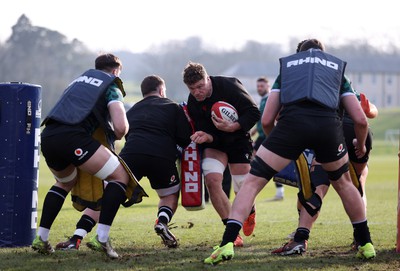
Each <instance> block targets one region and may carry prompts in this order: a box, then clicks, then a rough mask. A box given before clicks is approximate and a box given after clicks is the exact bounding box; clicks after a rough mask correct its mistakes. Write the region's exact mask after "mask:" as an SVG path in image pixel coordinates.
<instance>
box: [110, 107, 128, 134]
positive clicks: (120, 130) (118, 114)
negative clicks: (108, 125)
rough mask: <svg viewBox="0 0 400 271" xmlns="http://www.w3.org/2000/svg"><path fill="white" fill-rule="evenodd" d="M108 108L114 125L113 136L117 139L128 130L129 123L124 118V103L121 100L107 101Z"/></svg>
mask: <svg viewBox="0 0 400 271" xmlns="http://www.w3.org/2000/svg"><path fill="white" fill-rule="evenodd" d="M108 110H109V112H110V117H111V122H112V124H113V127H114V134H115V137H116V138H117V139H118V140H119V139H122V138H123V137H124V136H125V135H126V133H127V132H128V130H129V123H128V119H127V118H126V113H125V108H124V104H123V103H122V102H112V103H109V104H108Z"/></svg>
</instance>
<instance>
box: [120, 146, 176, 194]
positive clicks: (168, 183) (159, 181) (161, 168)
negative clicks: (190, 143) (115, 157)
mask: <svg viewBox="0 0 400 271" xmlns="http://www.w3.org/2000/svg"><path fill="white" fill-rule="evenodd" d="M120 157H121V158H122V159H123V160H124V161H125V163H126V164H127V165H128V167H129V168H130V170H131V171H132V173H133V175H135V177H136V178H137V179H138V180H140V179H142V178H143V177H147V178H148V179H149V181H150V185H151V188H153V189H164V188H169V187H173V186H176V185H179V183H180V179H179V175H178V170H177V168H176V164H175V161H171V160H168V159H165V158H161V157H156V156H151V155H146V154H129V153H121V154H120Z"/></svg>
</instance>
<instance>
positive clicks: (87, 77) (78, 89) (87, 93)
mask: <svg viewBox="0 0 400 271" xmlns="http://www.w3.org/2000/svg"><path fill="white" fill-rule="evenodd" d="M117 79H119V78H118V77H116V76H114V75H112V74H109V73H106V72H103V71H100V70H95V69H90V70H88V71H86V72H84V73H83V74H82V75H81V76H80V77H78V78H77V79H75V80H74V81H73V82H72V83H71V84H70V85H69V86H68V88H67V89H66V90H65V91H64V93H63V95H62V96H61V98H60V99H59V101H58V102H57V103H56V105H55V106H54V107H53V109H52V110H51V111H50V113H49V114H48V115H47V117H46V118H45V120H44V121H43V123H42V125H43V124H45V123H46V121H47V120H48V119H50V118H51V119H53V120H56V121H58V122H60V123H64V124H67V125H74V124H78V123H80V122H82V121H83V120H84V119H85V118H86V117H87V116H88V115H89V114H90V112H91V111H92V109H93V108H94V107H95V105H96V102H97V101H98V99H99V98H100V97H101V96H102V94H104V92H105V91H106V90H107V89H108V86H109V85H110V84H111V83H113V82H114V81H115V80H117Z"/></svg>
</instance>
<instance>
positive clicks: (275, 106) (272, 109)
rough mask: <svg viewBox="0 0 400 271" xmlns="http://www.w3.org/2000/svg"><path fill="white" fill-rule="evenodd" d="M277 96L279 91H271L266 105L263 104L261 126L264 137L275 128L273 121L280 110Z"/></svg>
mask: <svg viewBox="0 0 400 271" xmlns="http://www.w3.org/2000/svg"><path fill="white" fill-rule="evenodd" d="M279 96H280V95H279V91H277V90H276V91H275V90H271V93H270V94H269V96H268V100H267V103H266V104H265V109H264V112H263V114H262V117H261V124H262V127H263V130H264V133H265V135H269V134H270V133H271V131H272V129H273V128H274V126H275V120H276V118H277V117H278V114H279V111H280V109H281V102H280V97H279Z"/></svg>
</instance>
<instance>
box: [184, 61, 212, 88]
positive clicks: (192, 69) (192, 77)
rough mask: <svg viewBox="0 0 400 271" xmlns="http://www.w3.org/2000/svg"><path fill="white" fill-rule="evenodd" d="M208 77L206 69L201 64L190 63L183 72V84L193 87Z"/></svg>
mask: <svg viewBox="0 0 400 271" xmlns="http://www.w3.org/2000/svg"><path fill="white" fill-rule="evenodd" d="M207 76H208V74H207V71H206V68H204V66H203V65H201V64H200V63H195V62H189V63H188V64H187V65H186V67H185V69H184V70H183V82H184V83H185V84H186V85H193V84H195V83H197V82H198V81H200V80H202V79H204V78H206V77H207Z"/></svg>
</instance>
